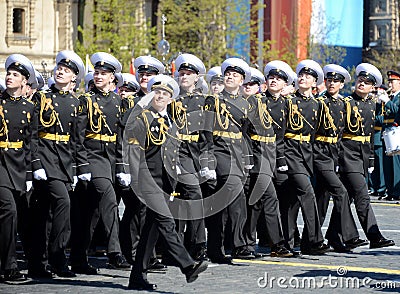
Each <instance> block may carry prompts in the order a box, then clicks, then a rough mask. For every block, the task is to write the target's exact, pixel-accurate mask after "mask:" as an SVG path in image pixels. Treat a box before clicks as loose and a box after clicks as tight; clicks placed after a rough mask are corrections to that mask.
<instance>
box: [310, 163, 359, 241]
mask: <svg viewBox="0 0 400 294" xmlns="http://www.w3.org/2000/svg"><path fill="white" fill-rule="evenodd" d="M315 183H316V184H315V195H316V199H317V205H318V215H319V221H320V224H321V226H322V225H323V223H324V221H325V217H326V213H327V211H328V206H329V199H330V196H332V198H333V210H332V214H331V219H330V221H329V227H328V230H327V232H326V239H328V240H329V241H330V242H339V243H343V242H347V241H349V240H351V239H354V238H357V237H359V234H358V231H357V226H356V223H355V221H354V218H353V215H352V214H351V209H350V202H349V195H348V193H347V190H346V188H345V187H344V186H343V183H342V182H341V181H340V179H339V177H338V176H337V174H336V173H335V172H334V171H333V170H323V171H319V170H317V171H316V173H315Z"/></svg>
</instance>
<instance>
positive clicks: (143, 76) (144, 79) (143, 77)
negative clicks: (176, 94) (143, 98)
mask: <svg viewBox="0 0 400 294" xmlns="http://www.w3.org/2000/svg"><path fill="white" fill-rule="evenodd" d="M155 75H156V74H153V73H148V72H142V73H139V84H140V87H141V88H142V89H143V90H147V83H148V81H149V80H150V78H151V77H152V76H155Z"/></svg>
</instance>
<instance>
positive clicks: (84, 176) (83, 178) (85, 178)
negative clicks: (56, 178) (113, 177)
mask: <svg viewBox="0 0 400 294" xmlns="http://www.w3.org/2000/svg"><path fill="white" fill-rule="evenodd" d="M78 179H80V180H81V181H88V182H90V180H91V179H92V174H91V173H87V174H81V175H79V176H78Z"/></svg>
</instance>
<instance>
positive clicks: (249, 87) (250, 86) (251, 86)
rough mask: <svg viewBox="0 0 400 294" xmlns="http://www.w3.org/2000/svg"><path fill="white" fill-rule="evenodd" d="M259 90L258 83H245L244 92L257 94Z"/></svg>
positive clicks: (248, 94) (247, 94)
mask: <svg viewBox="0 0 400 294" xmlns="http://www.w3.org/2000/svg"><path fill="white" fill-rule="evenodd" d="M259 90H260V86H259V85H258V84H257V83H253V82H250V83H246V84H244V85H243V93H244V94H245V95H246V96H250V95H254V94H257V93H258V91H259Z"/></svg>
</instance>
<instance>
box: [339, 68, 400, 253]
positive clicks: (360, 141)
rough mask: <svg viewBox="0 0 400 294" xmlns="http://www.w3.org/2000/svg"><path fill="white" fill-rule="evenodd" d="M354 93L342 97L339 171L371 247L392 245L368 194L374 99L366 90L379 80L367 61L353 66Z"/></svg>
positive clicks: (355, 243) (380, 79)
mask: <svg viewBox="0 0 400 294" xmlns="http://www.w3.org/2000/svg"><path fill="white" fill-rule="evenodd" d="M356 75H357V78H356V82H355V90H354V93H353V94H352V95H351V96H349V97H346V98H345V100H344V101H345V107H346V118H345V126H344V130H343V135H342V140H341V142H340V149H341V150H340V152H339V172H340V179H341V180H342V182H343V184H344V186H345V187H346V189H347V192H348V194H349V196H350V197H351V198H353V200H354V205H355V207H356V212H357V216H358V219H359V221H360V223H361V227H362V228H363V230H364V233H365V235H366V236H367V238H368V240H369V241H370V248H380V247H386V246H393V245H394V241H393V240H388V239H386V238H384V237H383V236H382V234H381V232H380V230H379V227H378V224H377V222H376V219H375V214H374V211H373V210H372V207H371V203H370V198H369V195H368V187H367V182H366V180H365V178H366V176H367V174H368V173H371V172H372V171H373V168H374V157H373V153H372V148H373V130H374V119H375V102H374V101H373V100H372V99H371V98H370V96H369V94H370V92H371V91H373V89H374V86H377V87H379V86H380V85H381V84H382V75H381V73H380V71H379V70H378V69H377V68H376V67H375V66H373V65H372V64H369V63H361V64H359V65H358V66H357V67H356ZM362 241H363V240H360V239H355V240H352V241H351V242H346V245H348V246H350V247H356V246H358V243H364V242H362Z"/></svg>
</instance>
